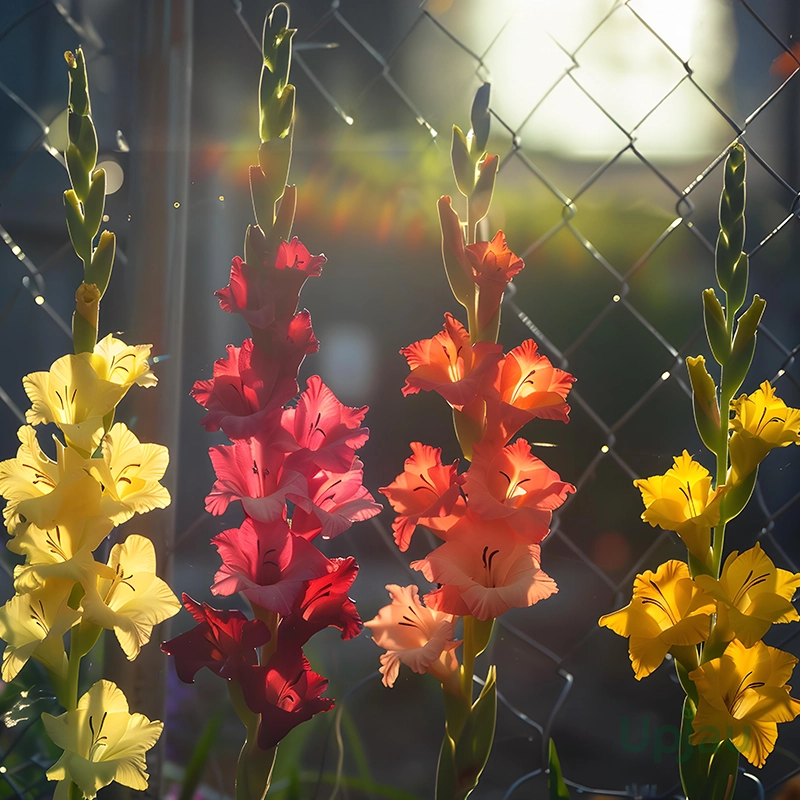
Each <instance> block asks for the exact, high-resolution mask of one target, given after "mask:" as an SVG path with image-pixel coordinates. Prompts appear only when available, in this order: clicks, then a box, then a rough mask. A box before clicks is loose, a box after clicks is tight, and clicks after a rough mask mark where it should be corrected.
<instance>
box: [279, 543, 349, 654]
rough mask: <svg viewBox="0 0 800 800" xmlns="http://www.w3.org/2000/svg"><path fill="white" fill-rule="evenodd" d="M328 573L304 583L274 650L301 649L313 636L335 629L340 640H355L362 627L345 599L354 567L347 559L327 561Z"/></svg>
mask: <svg viewBox="0 0 800 800" xmlns="http://www.w3.org/2000/svg"><path fill="white" fill-rule="evenodd" d="M330 564H331V567H332V570H331V571H330V572H329V573H328V574H327V575H323V576H322V577H321V578H314V579H312V580H310V581H307V582H306V584H305V588H304V590H303V592H302V593H301V594H300V595H299V596H298V597H297V599H296V600H295V601H294V607H293V608H292V612H291V614H289V615H287V616H286V617H284V618H283V619H282V620H281V624H280V626H279V627H278V640H279V643H278V648H279V649H280V648H282V647H302V646H303V645H304V644H305V643H306V642H307V641H308V640H309V639H310V638H311V637H312V636H313V635H314V634H315V633H319V631H321V630H324V629H325V628H329V627H333V628H338V629H339V630H340V631H341V632H342V639H352V638H353V637H354V636H358V634H359V633H360V631H361V628H362V627H363V624H362V622H361V617H360V616H359V615H358V611H357V610H356V604H355V603H354V602H353V601H352V600H351V599H350V598H349V597H348V596H347V592H348V591H349V589H350V587H351V586H352V585H353V581H354V580H355V579H356V574H357V573H358V564H357V563H356V560H355V559H354V558H353V557H352V556H350V557H348V558H334V559H331V561H330Z"/></svg>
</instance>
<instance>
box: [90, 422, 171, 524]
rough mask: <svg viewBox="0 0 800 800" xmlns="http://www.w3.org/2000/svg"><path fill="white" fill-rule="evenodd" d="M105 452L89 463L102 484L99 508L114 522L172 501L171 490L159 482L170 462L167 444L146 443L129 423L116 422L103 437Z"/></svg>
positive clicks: (121, 521)
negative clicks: (133, 430) (101, 456)
mask: <svg viewBox="0 0 800 800" xmlns="http://www.w3.org/2000/svg"><path fill="white" fill-rule="evenodd" d="M102 452H103V458H102V460H101V459H96V458H93V459H91V460H90V461H89V462H88V463H89V466H90V471H91V473H92V475H93V476H94V477H95V478H96V479H97V480H98V481H99V482H100V483H101V484H102V486H103V499H102V501H101V503H100V511H101V513H102V514H103V515H105V516H107V517H109V519H110V520H111V521H112V522H113V523H114V524H115V525H121V524H122V523H123V522H125V521H126V520H128V519H130V518H131V517H132V516H133V515H134V514H146V513H147V512H148V511H152V510H153V509H154V508H166V507H167V506H168V505H169V504H170V496H169V492H168V491H167V490H166V488H164V487H163V486H162V485H161V484H160V483H159V481H160V480H161V478H163V477H164V473H165V472H166V470H167V464H169V450H168V449H167V448H166V447H164V446H163V445H160V444H151V443H149V442H148V443H144V444H143V443H142V442H140V441H139V439H138V438H137V437H136V435H135V434H134V433H133V432H132V431H131V430H130V429H129V428H128V426H127V425H125V424H124V423H122V422H117V423H116V424H115V425H113V426H112V428H111V430H110V431H109V432H108V433H107V434H106V435H105V436H104V437H103V442H102Z"/></svg>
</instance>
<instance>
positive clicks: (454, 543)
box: [411, 512, 558, 620]
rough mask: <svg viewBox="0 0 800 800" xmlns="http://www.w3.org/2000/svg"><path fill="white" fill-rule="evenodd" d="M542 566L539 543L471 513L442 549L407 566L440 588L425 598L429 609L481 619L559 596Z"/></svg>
mask: <svg viewBox="0 0 800 800" xmlns="http://www.w3.org/2000/svg"><path fill="white" fill-rule="evenodd" d="M540 565H541V559H540V548H539V545H537V544H531V543H530V542H529V541H527V540H526V539H523V538H521V537H520V536H518V535H517V534H516V533H514V532H513V531H512V530H511V529H510V528H509V527H508V526H507V525H506V524H505V523H504V522H502V521H500V520H483V519H481V518H480V517H477V516H475V515H474V514H472V513H471V512H467V514H466V516H465V517H464V518H463V519H462V520H461V521H460V522H459V523H458V524H457V525H456V526H455V527H454V528H453V529H452V530H451V531H449V532H448V535H447V541H446V542H445V543H444V544H443V545H441V546H440V547H437V548H436V549H435V550H434V551H433V552H432V553H430V554H429V555H428V557H427V558H424V559H422V560H420V561H412V562H411V568H412V569H416V570H419V571H420V572H422V574H423V575H424V576H425V577H426V578H427V580H429V581H430V582H431V583H439V584H443V585H442V586H441V587H440V588H439V589H435V590H434V591H432V592H430V593H429V594H427V595H425V603H426V605H427V606H428V608H432V609H435V610H436V611H443V612H445V613H447V614H455V615H456V616H466V615H468V614H470V615H472V616H473V617H476V618H477V619H480V620H487V619H494V618H496V617H499V616H500V615H501V614H504V613H505V612H506V611H508V610H509V609H510V608H527V607H528V606H532V605H534V603H538V602H539V601H540V600H544V599H545V598H547V597H549V596H550V595H551V594H554V593H555V592H557V591H558V589H557V588H556V584H555V581H554V580H553V579H552V578H551V577H550V576H549V575H547V574H545V573H544V572H542V570H541V568H540Z"/></svg>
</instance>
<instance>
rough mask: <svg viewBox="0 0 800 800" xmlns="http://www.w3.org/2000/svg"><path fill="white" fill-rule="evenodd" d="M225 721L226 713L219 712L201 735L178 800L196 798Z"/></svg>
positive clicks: (187, 766)
mask: <svg viewBox="0 0 800 800" xmlns="http://www.w3.org/2000/svg"><path fill="white" fill-rule="evenodd" d="M224 719H225V714H224V712H223V711H217V713H216V714H214V715H213V716H212V717H211V719H209V720H208V722H207V723H206V724H205V727H204V728H203V732H202V733H201V734H200V738H199V739H198V740H197V744H196V745H195V746H194V750H193V751H192V755H191V758H190V759H189V763H188V764H187V765H186V772H185V773H184V776H183V783H182V784H181V793H180V795H179V797H178V800H192V798H193V797H194V795H195V791H196V790H197V787H198V786H199V785H200V779H201V778H202V777H203V772H204V771H205V768H206V765H207V764H208V756H209V753H210V752H211V750H212V748H213V747H214V744H215V743H216V741H217V737H218V736H219V732H220V729H221V728H222V723H223V721H224Z"/></svg>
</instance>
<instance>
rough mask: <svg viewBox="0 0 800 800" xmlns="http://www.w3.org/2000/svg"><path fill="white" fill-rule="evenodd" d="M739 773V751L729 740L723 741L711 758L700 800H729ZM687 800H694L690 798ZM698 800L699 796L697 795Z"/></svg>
mask: <svg viewBox="0 0 800 800" xmlns="http://www.w3.org/2000/svg"><path fill="white" fill-rule="evenodd" d="M738 772H739V751H738V750H737V749H736V748H735V747H734V746H733V744H732V743H731V742H730V741H729V740H727V739H726V740H725V741H724V742H723V743H722V744H721V745H720V746H719V749H718V750H717V752H716V753H714V755H713V756H712V758H711V767H710V769H709V771H708V780H707V781H706V785H705V788H704V789H703V794H702V800H731V798H732V797H733V792H734V790H735V789H736V777H737V775H738ZM689 800H695V798H693V797H690V798H689ZM698 800H700V795H698Z"/></svg>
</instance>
